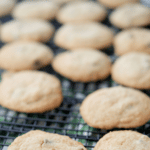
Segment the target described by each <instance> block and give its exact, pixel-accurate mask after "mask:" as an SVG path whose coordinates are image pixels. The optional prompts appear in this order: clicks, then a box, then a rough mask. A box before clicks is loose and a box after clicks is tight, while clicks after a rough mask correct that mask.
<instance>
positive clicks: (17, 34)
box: [1, 20, 54, 42]
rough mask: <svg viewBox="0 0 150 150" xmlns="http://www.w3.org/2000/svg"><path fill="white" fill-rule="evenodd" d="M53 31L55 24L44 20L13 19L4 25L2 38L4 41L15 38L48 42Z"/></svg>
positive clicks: (10, 40)
mask: <svg viewBox="0 0 150 150" xmlns="http://www.w3.org/2000/svg"><path fill="white" fill-rule="evenodd" d="M53 33H54V27H53V25H52V24H50V23H48V22H46V21H43V20H26V21H19V20H13V21H9V22H7V23H4V24H3V25H2V27H1V40H2V41H3V42H12V41H15V40H24V41H38V42H47V41H49V39H50V38H51V37H52V35H53Z"/></svg>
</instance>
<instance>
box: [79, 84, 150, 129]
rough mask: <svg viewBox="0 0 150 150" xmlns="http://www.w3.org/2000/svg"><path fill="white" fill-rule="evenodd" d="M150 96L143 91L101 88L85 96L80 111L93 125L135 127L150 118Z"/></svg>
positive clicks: (110, 127) (87, 121)
mask: <svg viewBox="0 0 150 150" xmlns="http://www.w3.org/2000/svg"><path fill="white" fill-rule="evenodd" d="M149 108H150V98H149V97H148V96H147V95H146V94H144V93H142V92H141V91H138V90H135V89H131V88H125V87H121V86H118V87H112V88H105V89H99V90H97V91H96V92H94V93H92V94H90V95H88V96H87V98H85V100H84V101H83V103H82V105H81V107H80V113H81V115H82V117H83V119H84V121H85V122H86V123H87V124H88V125H89V126H91V127H94V128H101V129H112V128H135V127H139V126H142V125H144V124H145V123H146V122H147V121H149V120H150V109H149Z"/></svg>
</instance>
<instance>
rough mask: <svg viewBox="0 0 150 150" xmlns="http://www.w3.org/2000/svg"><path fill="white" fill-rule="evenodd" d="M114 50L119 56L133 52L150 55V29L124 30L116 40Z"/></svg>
mask: <svg viewBox="0 0 150 150" xmlns="http://www.w3.org/2000/svg"><path fill="white" fill-rule="evenodd" d="M114 49H115V54H116V55H118V56H120V55H124V54H126V53H129V52H132V51H136V52H144V53H148V54H150V29H146V28H131V29H128V30H123V31H122V32H120V33H118V34H117V35H116V36H115V38H114Z"/></svg>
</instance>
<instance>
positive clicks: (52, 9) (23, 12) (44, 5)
mask: <svg viewBox="0 0 150 150" xmlns="http://www.w3.org/2000/svg"><path fill="white" fill-rule="evenodd" d="M58 9H59V7H58V5H57V4H55V3H53V2H50V1H29V2H28V1H23V2H20V3H18V4H17V5H16V6H15V8H14V10H13V12H12V14H13V17H14V18H15V19H21V20H26V19H43V20H52V19H54V18H55V16H56V14H57V12H58Z"/></svg>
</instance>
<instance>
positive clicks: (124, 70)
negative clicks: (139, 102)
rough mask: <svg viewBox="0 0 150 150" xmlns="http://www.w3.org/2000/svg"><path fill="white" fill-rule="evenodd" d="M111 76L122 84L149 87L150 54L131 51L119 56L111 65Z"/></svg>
mask: <svg viewBox="0 0 150 150" xmlns="http://www.w3.org/2000/svg"><path fill="white" fill-rule="evenodd" d="M112 78H113V80H114V81H116V82H117V83H119V84H122V85H124V86H129V87H133V88H137V89H150V55H149V54H145V53H140V52H132V53H128V54H125V55H123V56H121V57H120V58H118V59H117V60H116V62H115V63H114V65H113V67H112Z"/></svg>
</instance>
